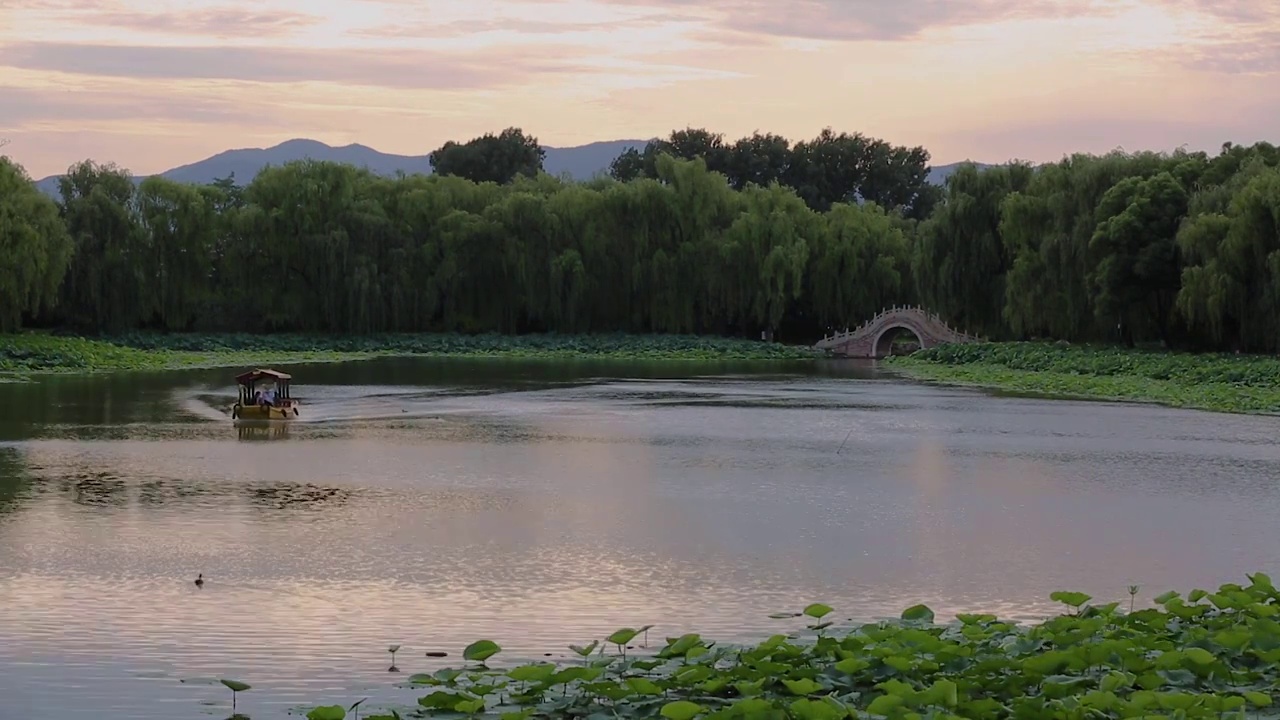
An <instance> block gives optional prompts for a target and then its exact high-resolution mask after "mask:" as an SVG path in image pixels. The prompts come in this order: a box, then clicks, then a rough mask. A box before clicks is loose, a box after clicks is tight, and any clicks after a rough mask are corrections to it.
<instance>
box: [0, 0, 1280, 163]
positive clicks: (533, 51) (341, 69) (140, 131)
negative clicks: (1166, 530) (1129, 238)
mask: <svg viewBox="0 0 1280 720" xmlns="http://www.w3.org/2000/svg"><path fill="white" fill-rule="evenodd" d="M1276 88H1280V2H1276V0H186V1H181V0H0V141H3V140H8V141H9V144H8V145H7V147H5V148H4V150H3V151H2V152H4V153H7V154H8V155H10V156H11V157H13V158H14V159H15V160H17V161H18V162H20V163H22V164H23V165H24V166H26V168H27V171H28V172H29V173H30V174H31V175H32V176H33V177H36V178H39V177H44V176H47V175H50V174H55V173H60V172H63V171H65V170H66V168H67V167H68V166H69V165H71V164H72V163H74V162H77V161H80V160H83V159H86V158H89V159H93V160H96V161H99V162H115V163H117V164H118V165H121V166H123V167H126V168H129V169H130V170H132V171H133V172H134V173H135V174H149V173H153V172H160V171H163V170H166V169H168V168H171V167H175V166H178V165H182V164H186V163H190V162H194V161H197V160H200V159H203V158H205V157H208V156H209V155H212V154H215V153H218V152H221V151H223V150H227V149H230V148H241V147H267V146H270V145H274V144H276V143H279V142H282V141H284V140H288V139H291V138H298V137H305V138H312V139H316V140H320V141H322V142H326V143H329V144H331V145H345V144H348V143H355V142H358V143H362V144H364V145H368V146H371V147H373V148H376V149H378V150H381V151H384V152H393V153H400V154H411V155H422V154H426V153H428V152H430V151H431V150H433V149H435V148H436V147H439V146H440V145H441V144H443V143H444V142H445V141H447V140H459V141H463V140H467V139H470V138H472V137H475V136H478V135H481V134H483V133H485V132H491V131H492V132H497V131H500V130H501V129H503V128H505V127H508V126H516V127H520V128H522V129H523V130H524V131H525V132H528V133H530V134H532V135H534V136H535V137H537V138H538V139H539V141H540V142H541V143H542V144H543V145H548V146H552V147H565V146H570V145H580V144H584V143H588V142H593V141H597V140H612V139H622V138H627V139H632V138H649V137H654V136H664V135H666V134H668V133H669V132H670V131H671V130H673V129H677V128H684V127H705V128H708V129H711V130H713V131H716V132H722V133H724V134H725V135H726V137H727V138H729V139H731V140H732V139H736V138H738V137H741V136H744V135H750V134H751V133H752V132H754V131H757V130H759V131H761V132H775V133H779V134H781V135H784V136H787V137H789V138H792V139H803V138H808V137H813V136H815V135H817V134H818V133H819V132H820V131H821V130H822V128H824V127H828V126H829V127H831V128H833V129H834V130H836V131H847V132H861V133H863V134H866V135H870V136H874V137H879V138H883V139H885V140H888V141H890V142H893V143H895V144H901V145H911V146H915V145H923V146H924V147H926V148H927V149H929V151H930V152H931V153H932V156H933V162H934V164H945V163H949V162H955V161H959V160H966V159H972V160H978V161H985V162H1003V161H1005V160H1010V159H1021V160H1031V161H1034V162H1043V161H1052V160H1056V159H1059V158H1061V157H1062V156H1063V155H1064V154H1067V153H1071V152H1078V151H1084V152H1096V153H1101V152H1106V151H1108V150H1112V149H1115V148H1123V149H1126V150H1172V149H1174V148H1177V147H1180V146H1185V147H1187V148H1189V149H1192V150H1208V151H1216V150H1217V149H1218V148H1219V147H1220V146H1221V145H1222V143H1223V142H1225V141H1233V142H1236V143H1238V144H1249V143H1253V142H1255V141H1258V140H1268V141H1271V142H1280V125H1278V124H1277V123H1276V122H1275V118H1277V117H1280V91H1277V90H1276Z"/></svg>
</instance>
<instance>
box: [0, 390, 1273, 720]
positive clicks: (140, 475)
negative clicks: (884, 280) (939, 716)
mask: <svg viewBox="0 0 1280 720" xmlns="http://www.w3.org/2000/svg"><path fill="white" fill-rule="evenodd" d="M157 382H158V381H157ZM326 382H330V381H329V380H326ZM394 382H395V383H396V384H381V385H380V384H376V383H366V384H364V385H349V386H344V385H341V384H337V383H336V381H335V382H334V384H320V385H316V386H313V387H310V388H308V403H309V405H308V407H311V408H313V409H315V410H317V412H316V417H319V418H322V419H321V420H319V421H315V422H303V423H297V424H294V425H292V426H290V428H289V429H288V432H287V433H284V434H281V435H279V436H271V437H267V438H265V439H263V441H261V442H242V441H240V438H239V436H238V435H237V434H236V433H235V432H234V431H233V430H231V428H230V427H229V425H228V424H226V423H223V422H217V423H214V422H208V421H206V420H205V419H204V418H202V417H201V412H198V411H192V409H191V408H187V409H183V408H182V407H181V405H182V403H174V402H173V398H175V397H186V398H188V399H190V400H191V401H192V402H205V403H206V404H207V405H208V406H210V407H214V406H216V404H217V402H219V401H218V400H217V398H219V397H221V396H222V395H224V394H226V389H225V388H221V387H220V386H219V385H216V384H210V383H208V382H206V383H205V384H203V385H199V384H197V385H193V386H190V387H176V388H171V389H169V390H165V391H161V390H160V389H152V390H147V391H145V392H141V391H139V392H133V393H122V394H120V395H119V396H117V399H116V401H115V402H116V405H115V406H114V407H113V412H114V413H118V416H119V417H120V418H123V419H122V420H116V421H104V420H100V419H99V420H85V419H84V418H83V417H79V416H76V415H74V414H68V415H67V416H66V417H61V416H52V417H50V418H48V422H42V423H41V424H39V425H38V426H35V427H32V429H31V431H30V433H29V435H30V438H29V439H27V440H23V441H20V442H17V443H10V444H7V445H5V446H4V448H2V449H0V694H2V695H4V696H5V697H7V698H16V701H13V702H11V703H10V704H8V705H6V708H17V709H18V710H19V711H21V712H20V714H19V717H23V718H24V720H44V718H50V719H51V720H53V719H55V718H56V719H57V720H63V719H64V718H81V717H83V718H101V717H106V718H108V720H111V719H114V718H130V719H136V720H161V719H163V720H175V719H176V720H181V718H202V717H225V716H226V715H227V714H229V708H230V693H229V691H227V690H226V689H225V688H223V687H221V686H220V685H218V684H216V678H218V677H233V678H236V679H241V680H244V681H246V682H249V683H251V684H252V685H253V686H254V689H253V690H252V691H250V692H249V693H245V694H244V696H243V697H242V701H243V703H244V704H243V705H242V709H243V710H246V711H248V712H249V714H251V715H252V716H253V717H255V718H257V719H258V720H262V719H263V718H283V717H286V714H287V712H288V711H289V710H290V709H292V708H296V707H297V706H298V705H300V704H304V703H310V702H320V701H323V702H347V703H349V702H352V701H354V700H356V699H359V697H363V696H365V695H370V696H372V697H373V698H374V699H373V700H371V701H370V703H371V704H372V703H381V704H395V703H405V704H412V702H413V699H414V697H415V696H416V695H417V694H419V693H416V692H415V691H412V690H403V689H397V688H396V687H395V682H396V680H397V679H401V680H402V679H403V678H404V677H406V676H407V674H408V673H411V672H415V671H419V670H423V669H429V668H431V667H434V666H438V665H440V664H447V663H451V662H456V661H457V659H458V655H459V653H460V652H461V650H462V648H463V647H465V646H466V645H467V644H468V643H470V642H471V641H473V640H476V639H478V638H481V637H487V638H491V639H493V640H495V641H497V642H499V643H500V644H501V645H503V647H504V648H506V652H507V654H509V655H511V656H513V657H531V658H532V657H538V658H541V657H544V656H545V654H547V653H551V654H552V656H553V657H559V656H563V655H564V654H566V645H567V644H568V643H571V642H577V643H582V642H589V641H590V640H591V639H593V638H599V637H602V636H604V635H606V634H608V633H609V632H611V631H613V630H614V629H616V628H617V627H620V626H625V625H630V626H637V625H642V624H649V623H652V624H654V625H655V626H656V627H655V629H654V638H652V639H653V640H654V641H655V642H656V641H658V638H660V637H662V636H666V635H677V634H680V633H682V632H685V631H690V630H696V631H698V632H702V633H703V634H704V635H707V636H710V637H714V638H717V639H720V640H722V641H749V640H754V639H759V638H762V637H764V636H767V635H769V634H772V633H774V632H777V631H779V630H783V629H787V628H791V627H794V626H795V625H796V622H795V621H779V620H772V619H770V618H768V615H769V614H770V613H773V612H777V611H780V610H794V609H798V608H799V607H802V606H803V605H804V604H806V603H808V602H811V601H819V600H820V601H824V602H827V603H829V604H831V605H833V606H835V607H836V608H837V610H838V612H840V613H841V614H842V616H844V617H849V618H858V619H860V620H861V619H871V618H875V617H882V616H893V615H896V614H897V613H898V612H899V611H900V610H901V608H903V607H906V606H908V605H911V604H914V603H916V602H924V603H926V604H929V605H930V606H932V607H934V608H935V609H936V610H937V611H938V613H939V616H942V617H945V616H946V615H948V614H951V613H955V612H963V611H988V612H997V613H999V614H1001V615H1004V616H1007V617H1011V618H1013V619H1022V620H1030V619H1034V618H1036V617H1039V616H1041V615H1043V614H1045V613H1048V612H1051V611H1053V610H1054V608H1053V607H1052V605H1051V604H1050V603H1049V602H1048V601H1047V597H1048V594H1049V593H1050V592H1052V591H1053V590H1058V589H1080V590H1084V591H1086V592H1090V593H1093V594H1095V595H1097V596H1098V597H1100V598H1107V599H1121V598H1123V597H1125V595H1124V591H1125V587H1126V586H1127V585H1129V584H1134V583H1138V584H1142V585H1143V586H1144V587H1146V588H1153V589H1166V588H1168V587H1177V588H1179V589H1186V588H1188V587H1195V586H1207V585H1213V584H1216V583H1219V582H1223V581H1227V580H1237V579H1239V578H1240V577H1241V576H1242V575H1243V573H1244V572H1247V571H1255V570H1268V569H1271V568H1270V566H1271V565H1274V564H1275V562H1276V561H1277V559H1278V556H1277V553H1280V551H1278V550H1276V548H1280V529H1275V527H1274V523H1272V522H1271V521H1270V520H1271V518H1272V517H1273V516H1274V514H1275V512H1276V511H1277V510H1280V489H1277V488H1276V487H1275V486H1274V483H1271V482H1270V481H1269V480H1268V478H1271V477H1275V476H1276V474H1277V471H1280V453H1278V452H1277V447H1276V444H1275V442H1274V441H1272V442H1267V441H1266V439H1267V438H1274V437H1275V436H1276V435H1275V432H1274V431H1275V429H1276V427H1277V423H1276V421H1274V420H1273V419H1265V418H1237V417H1231V416H1218V415H1209V414H1200V413H1188V412H1179V411H1165V410H1161V409H1153V408H1142V407H1136V406H1109V405H1104V404H1096V403H1066V404H1048V403H1040V402H1038V401H1031V400H1024V399H1008V398H988V397H985V396H983V395H981V394H978V393H974V392H971V391H956V390H941V389H938V388H930V387H927V386H914V385H902V384H898V383H893V382H885V381H872V382H861V381H856V380H837V379H807V378H802V377H796V376H782V375H775V376H771V377H768V378H764V379H752V378H749V377H732V378H718V379H698V380H689V379H670V378H665V379H664V378H658V379H650V380H619V381H615V380H610V379H608V378H599V379H596V380H583V379H577V380H572V381H568V380H557V381H554V382H550V381H549V382H544V383H541V384H539V383H536V382H530V381H528V380H527V379H520V380H518V381H517V380H512V381H510V382H508V383H505V384H504V383H496V384H493V385H491V386H484V384H483V383H472V384H469V385H466V386H462V385H459V386H458V387H444V386H439V385H432V383H434V382H436V381H435V380H424V381H423V383H424V384H423V385H422V386H415V385H413V384H411V383H402V382H401V381H400V380H399V379H397V380H395V381H394ZM210 388H213V389H210ZM2 392H3V390H0V393H2ZM183 393H186V394H185V395H184V394H183ZM131 398H132V400H131ZM2 399H3V398H0V400H2ZM129 402H134V405H129V404H128V403H129ZM166 402H167V404H165V403H166ZM148 403H152V404H153V405H148ZM3 406H4V405H3V403H0V407H3ZM175 407H177V410H174V408H175ZM402 411H404V412H402ZM77 412H79V411H77ZM68 413H70V411H68ZM175 413H177V414H175ZM139 418H151V419H149V420H140V419H139ZM1224 528H1225V529H1224ZM1099 557H1105V558H1106V562H1099V561H1098V558H1099ZM198 572H200V573H204V575H205V577H206V578H207V579H208V583H207V584H206V585H205V587H204V588H203V589H197V588H196V587H195V586H194V584H193V583H192V582H191V581H192V579H193V578H194V577H195V574H196V573H198ZM389 644H401V645H402V646H403V649H402V651H401V652H400V653H399V654H398V656H397V662H398V665H399V666H400V667H401V668H403V669H404V671H405V673H403V674H401V675H399V676H392V675H391V674H390V673H388V672H387V664H388V662H389V659H390V658H389V655H388V654H387V653H386V647H387V646H388V645H389ZM427 651H444V652H447V653H449V654H450V657H448V658H445V659H443V660H440V659H430V658H427V657H425V656H424V653H426V652H427ZM24 713H25V714H24Z"/></svg>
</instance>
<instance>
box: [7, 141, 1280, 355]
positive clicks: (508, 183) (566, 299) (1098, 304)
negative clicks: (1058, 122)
mask: <svg viewBox="0 0 1280 720" xmlns="http://www.w3.org/2000/svg"><path fill="white" fill-rule="evenodd" d="M542 156H543V153H542V148H541V147H540V146H539V144H538V142H537V140H536V139H535V138H533V137H530V136H527V135H525V134H524V133H523V132H522V131H520V130H519V129H518V128H508V129H507V130H504V131H503V132H501V133H499V134H497V135H494V134H487V135H484V136H482V137H479V138H476V139H474V140H471V141H469V142H467V143H462V144H458V143H447V144H445V145H444V146H443V147H441V148H440V149H438V150H437V151H436V152H435V153H432V159H433V162H434V163H435V167H436V170H437V173H436V174H435V175H433V176H431V177H424V176H407V177H395V178H387V177H379V176H375V175H373V174H372V173H370V172H368V171H367V170H364V169H361V168H356V167H354V166H348V165H341V164H336V163H325V162H314V161H303V162H294V163H288V164H286V165H283V166H280V167H270V168H267V169H266V170H264V171H262V172H261V173H259V174H258V175H257V176H256V177H255V178H254V179H253V181H252V182H251V183H249V184H248V185H247V186H245V187H239V186H238V185H236V183H235V180H234V178H223V179H220V180H218V181H216V182H215V183H212V184H210V185H208V186H203V187H192V186H185V185H180V184H177V183H173V182H170V181H167V180H164V179H161V178H150V179H148V180H147V181H146V182H143V183H142V184H141V185H140V186H135V183H134V182H133V179H132V178H130V177H129V175H128V173H126V172H124V171H122V170H120V169H119V168H116V167H114V166H111V165H105V166H104V165H96V164H94V163H92V162H84V163H79V164H77V165H75V166H73V167H72V168H71V169H70V170H69V172H68V173H67V175H66V176H65V177H63V178H61V179H60V195H61V202H60V210H61V212H60V220H61V222H56V221H55V218H54V216H53V213H52V211H51V208H50V206H49V205H48V203H46V202H43V200H41V198H40V197H39V195H38V193H36V192H35V190H34V188H33V186H31V184H30V181H29V179H28V178H26V176H25V174H24V173H22V171H21V170H20V169H19V168H17V166H15V165H12V164H11V163H9V161H7V160H5V161H4V162H5V166H4V168H0V249H4V250H5V252H0V301H7V302H3V304H0V308H3V309H4V312H3V313H0V315H3V317H0V331H3V330H5V329H6V328H8V329H12V328H13V327H15V326H17V325H18V324H19V323H27V324H38V325H40V326H44V327H49V326H55V327H70V328H74V329H77V330H79V331H82V332H86V331H92V332H95V333H98V332H106V333H117V334H118V333H126V332H137V331H160V332H192V331H201V332H214V331H220V332H251V333H277V332H286V333H288V332H296V333H311V334H329V335H333V334H341V335H377V334H386V333H399V334H403V333H412V334H418V333H459V334H467V335H471V334H482V333H495V334H503V335H523V334H537V333H547V332H555V333H564V334H599V333H615V332H625V333H631V334H654V333H657V334H682V335H683V334H698V335H720V336H735V337H753V338H754V337H758V336H760V334H761V333H766V334H768V333H773V334H775V336H777V337H779V338H785V339H787V340H788V341H792V342H809V341H812V340H815V339H817V338H818V337H820V336H823V335H825V334H827V333H828V332H830V331H833V330H837V329H840V328H844V327H852V326H857V325H858V324H859V323H861V322H862V321H864V320H866V319H867V318H870V317H872V316H874V315H875V314H876V313H877V312H878V311H880V310H881V309H883V308H884V307H886V306H892V305H916V304H923V305H925V306H927V307H929V308H930V309H931V310H933V311H935V312H938V313H940V314H941V315H942V316H943V317H944V318H946V319H947V320H948V321H949V322H950V323H951V324H952V325H953V326H957V327H964V328H968V329H970V330H974V331H977V332H978V333H979V334H982V335H985V336H987V337H992V338H997V339H1023V340H1026V339H1037V338H1054V339H1060V340H1068V341H1071V342H1112V343H1115V342H1123V343H1126V344H1129V345H1135V346H1136V345H1139V344H1146V343H1148V342H1155V341H1158V342H1160V343H1162V344H1163V345H1164V346H1165V347H1169V348H1181V349H1199V350H1204V349H1216V350H1222V349H1230V350H1240V351H1244V352H1274V351H1277V350H1280V220H1278V219H1277V218H1280V149H1277V148H1276V147H1275V146H1272V145H1269V144H1267V143H1258V144H1256V145H1253V146H1250V147H1237V146H1234V145H1230V144H1228V145H1225V146H1224V147H1223V149H1222V152H1221V153H1219V154H1218V155H1216V156H1213V157H1211V156H1210V155H1209V154H1207V153H1203V152H1195V153H1191V152H1185V151H1181V150H1179V151H1175V152H1172V153H1154V152H1142V153H1125V152H1119V151H1117V152H1112V153H1108V154H1106V155H1102V156H1091V155H1085V154H1074V155H1071V156H1069V157H1066V158H1064V159H1063V160H1062V161H1060V162H1057V163H1051V164H1047V165H1043V166H1039V167H1035V168H1032V167H1030V166H1029V165H1026V164H1023V163H1010V164H1007V165H1001V166H997V167H992V168H987V169H982V170H979V169H978V168H977V167H976V166H973V165H966V166H962V167H960V168H959V169H958V170H956V171H955V172H954V173H953V174H952V175H951V176H950V178H949V180H948V182H947V186H946V188H945V192H944V191H943V190H942V189H941V188H938V187H935V186H933V185H930V184H929V183H928V182H927V175H928V172H929V167H928V160H929V154H928V152H927V151H925V150H924V149H923V148H919V147H916V148H908V147H898V146H893V145H890V144H888V143H886V142H884V141H882V140H877V139H874V138H869V137H866V136H863V135H860V134H857V133H854V134H849V133H835V132H833V131H832V130H830V129H827V130H824V131H823V132H822V133H820V134H819V135H818V136H817V137H815V138H813V139H810V140H805V141H801V142H796V143H794V144H793V143H791V142H790V141H788V140H786V139H785V138H782V137H779V136H777V135H772V134H759V133H757V134H754V135H752V136H751V137H748V138H742V139H741V140H738V141H736V142H733V143H729V142H726V141H725V138H724V137H723V136H722V135H720V134H717V133H712V132H709V131H707V130H705V129H694V128H686V129H684V130H678V131H675V132H673V133H671V134H670V136H669V137H667V138H666V139H662V140H655V141H653V142H651V143H649V144H648V145H646V147H645V148H643V149H632V150H629V151H628V152H625V153H623V154H622V155H621V156H620V157H619V158H618V159H617V160H616V162H615V163H614V164H613V167H612V174H613V175H614V178H615V179H605V178H601V179H595V180H592V181H591V182H587V183H574V182H570V181H566V180H561V179H557V178H552V177H549V176H548V175H546V174H545V173H543V172H541V165H542ZM11 250H12V251H11Z"/></svg>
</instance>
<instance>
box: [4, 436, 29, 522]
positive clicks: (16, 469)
mask: <svg viewBox="0 0 1280 720" xmlns="http://www.w3.org/2000/svg"><path fill="white" fill-rule="evenodd" d="M30 491H31V474H30V473H29V472H27V464H26V462H24V461H23V458H22V455H21V453H19V452H18V449H17V448H11V447H5V448H0V514H3V513H6V512H9V511H10V510H14V509H16V506H17V504H18V502H19V501H21V500H23V499H24V498H25V497H26V496H27V495H28V494H29V493H30Z"/></svg>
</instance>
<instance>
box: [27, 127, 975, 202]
mask: <svg viewBox="0 0 1280 720" xmlns="http://www.w3.org/2000/svg"><path fill="white" fill-rule="evenodd" d="M648 142H649V140H637V139H632V140H601V141H597V142H592V143H587V144H585V145H575V146H571V147H563V148H556V147H548V146H543V149H544V150H546V153H547V154H546V159H545V160H544V162H543V169H544V170H546V172H547V173H549V174H551V175H557V176H560V175H564V174H567V175H568V176H569V177H571V178H572V179H573V180H577V181H583V180H589V179H591V178H592V177H595V176H597V175H600V174H602V173H607V172H608V171H609V164H610V163H611V162H613V159H614V158H616V157H617V156H618V155H620V154H621V153H622V152H623V151H625V150H626V149H627V148H631V147H634V148H636V149H643V148H644V146H645V144H646V143H648ZM305 159H312V160H328V161H332V162H340V163H347V164H350V165H355V166H357V167H364V168H367V169H368V170H369V171H371V172H373V173H375V174H378V175H388V176H390V175H395V174H396V173H398V172H404V173H406V174H409V175H413V174H419V173H420V174H430V173H431V161H430V160H428V159H427V156H426V155H397V154H394V153H384V152H381V151H379V150H375V149H373V148H371V147H369V146H367V145H362V144H360V143H351V144H348V145H341V146H333V145H328V144H326V143H323V142H321V141H319V140H312V139H309V138H293V139H290V140H285V141H284V142H282V143H278V144H276V145H273V146H271V147H267V148H232V149H229V150H224V151H222V152H220V153H217V154H215V155H211V156H209V157H207V158H205V159H203V160H197V161H196V162H192V163H187V164H186V165H179V166H178V167H174V168H170V169H168V170H165V171H164V172H161V173H157V174H158V175H159V176H160V177H164V178H168V179H170V180H175V181H177V182H184V183H196V184H206V183H211V182H213V181H214V180H216V179H218V178H224V177H229V176H232V175H234V176H235V179H236V181H237V182H238V183H240V184H242V185H243V184H247V183H249V182H251V181H252V180H253V178H254V177H256V176H257V175H258V173H259V172H261V171H262V169H263V168H265V167H267V166H268V165H282V164H284V163H287V162H293V161H295V160H305ZM964 162H968V161H962V162H957V163H950V164H948V165H939V166H934V167H932V168H931V169H930V171H929V178H928V179H929V182H930V183H933V184H935V185H941V184H942V183H943V182H945V181H946V178H947V177H948V176H950V175H951V173H952V172H954V171H955V169H956V168H957V167H959V166H960V165H963V164H964ZM976 164H977V165H978V166H979V167H989V166H990V164H989V163H976ZM59 177H61V176H60V175H50V176H49V177H46V178H42V179H40V180H38V181H36V186H37V187H38V188H40V190H42V191H43V192H45V193H48V194H49V195H53V196H57V195H58V178H59ZM147 177H150V176H148V175H138V176H135V177H134V180H135V182H142V181H143V180H145V179H146V178H147Z"/></svg>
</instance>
